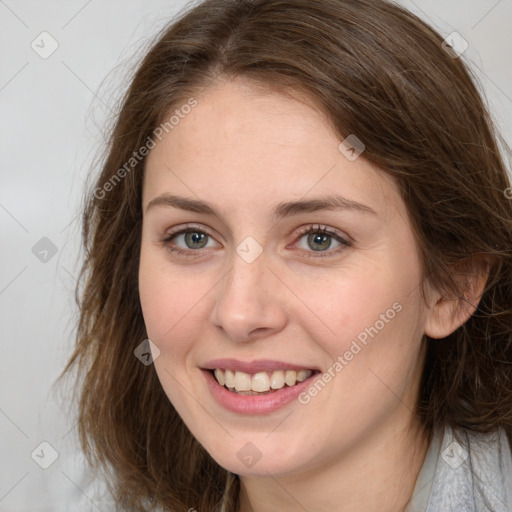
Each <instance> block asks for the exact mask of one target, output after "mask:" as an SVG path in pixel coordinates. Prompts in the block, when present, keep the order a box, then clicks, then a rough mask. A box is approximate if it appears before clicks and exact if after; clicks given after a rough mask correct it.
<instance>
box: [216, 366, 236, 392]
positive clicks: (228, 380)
mask: <svg viewBox="0 0 512 512" xmlns="http://www.w3.org/2000/svg"><path fill="white" fill-rule="evenodd" d="M219 371H220V372H222V370H219ZM219 384H220V382H219ZM223 385H225V386H226V387H227V388H234V387H235V374H234V373H233V372H232V371H231V370H226V371H225V372H224V384H221V386H223Z"/></svg>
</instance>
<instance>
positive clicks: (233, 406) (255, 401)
mask: <svg viewBox="0 0 512 512" xmlns="http://www.w3.org/2000/svg"><path fill="white" fill-rule="evenodd" d="M202 372H203V374H204V376H205V377H206V382H207V384H208V387H209V388H210V391H211V393H212V395H213V397H214V398H215V400H217V402H218V403H219V404H220V405H222V406H223V407H224V408H225V409H227V410H228V411H231V412H236V413H239V414H265V413H271V412H274V411H277V410H278V409H281V408H282V407H284V406H285V405H287V404H289V403H290V402H292V401H293V400H295V399H296V398H297V397H298V396H299V395H300V394H301V393H302V392H303V391H305V390H306V389H307V388H308V387H309V386H310V385H311V383H312V380H313V379H314V378H315V377H316V376H317V375H318V372H317V373H314V374H313V375H311V377H309V378H307V379H306V380H304V381H302V382H299V383H297V384H295V386H290V387H283V388H281V389H279V390H277V391H274V392H273V393H269V394H268V395H259V396H258V395H239V394H237V393H233V392H231V391H228V390H227V389H226V388H225V387H224V386H221V385H220V384H219V383H218V382H217V380H216V379H215V377H214V376H213V375H212V373H211V372H210V371H209V370H202Z"/></svg>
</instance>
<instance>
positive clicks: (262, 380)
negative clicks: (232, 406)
mask: <svg viewBox="0 0 512 512" xmlns="http://www.w3.org/2000/svg"><path fill="white" fill-rule="evenodd" d="M246 375H247V374H246ZM251 384H252V386H251V389H252V391H260V392H263V391H268V390H269V389H270V379H269V377H268V375H267V373H266V372H260V373H257V374H256V375H253V376H252V381H251ZM237 391H238V390H237Z"/></svg>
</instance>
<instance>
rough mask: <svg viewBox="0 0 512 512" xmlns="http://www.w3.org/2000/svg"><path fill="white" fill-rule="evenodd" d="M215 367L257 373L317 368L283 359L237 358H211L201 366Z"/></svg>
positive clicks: (211, 368) (209, 368)
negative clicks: (249, 359) (252, 359)
mask: <svg viewBox="0 0 512 512" xmlns="http://www.w3.org/2000/svg"><path fill="white" fill-rule="evenodd" d="M216 368H220V369H226V370H234V371H239V372H244V373H258V372H265V371H276V370H295V371H298V370H317V369H316V368H312V367H311V366H303V365H298V364H293V363H286V362H283V361H275V360H271V359H256V360H254V361H239V360H238V359H213V360H212V361H208V362H207V363H205V365H204V366H203V369H205V370H215V369H216Z"/></svg>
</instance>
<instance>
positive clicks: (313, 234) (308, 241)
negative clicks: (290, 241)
mask: <svg viewBox="0 0 512 512" xmlns="http://www.w3.org/2000/svg"><path fill="white" fill-rule="evenodd" d="M303 238H304V239H305V240H304V241H305V246H304V244H302V249H304V250H306V251H307V252H311V253H312V254H308V255H307V256H306V257H308V258H326V257H330V256H335V255H337V254H339V253H340V252H341V251H343V250H344V249H345V248H346V247H351V246H352V243H351V242H350V241H349V240H347V239H346V238H343V237H342V236H341V235H339V234H338V233H337V232H336V231H333V230H330V229H328V228H326V227H320V226H316V227H315V226H308V227H306V228H304V229H303V230H302V231H300V233H299V240H301V239H303ZM333 239H334V240H335V242H337V243H338V244H339V245H338V249H337V250H333V251H328V249H330V248H331V245H332V241H333ZM308 249H312V251H308ZM315 253H316V254H315ZM321 253H327V254H321Z"/></svg>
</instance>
